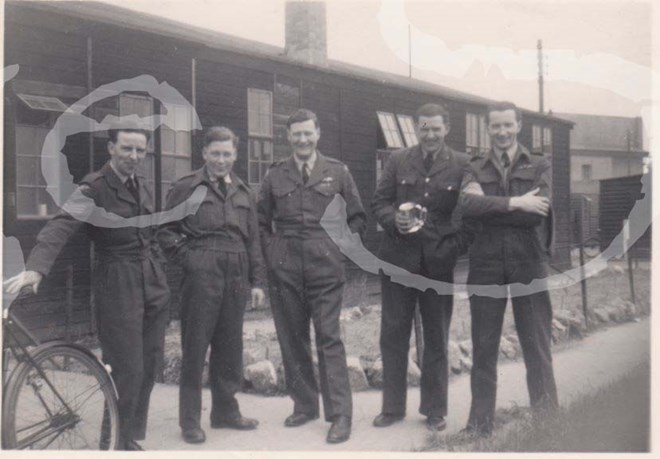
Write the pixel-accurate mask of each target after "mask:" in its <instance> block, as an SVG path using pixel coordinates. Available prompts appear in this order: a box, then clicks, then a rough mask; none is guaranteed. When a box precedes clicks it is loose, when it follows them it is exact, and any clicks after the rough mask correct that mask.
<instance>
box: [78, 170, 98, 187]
mask: <svg viewBox="0 0 660 459" xmlns="http://www.w3.org/2000/svg"><path fill="white" fill-rule="evenodd" d="M101 177H103V174H101V171H100V170H98V171H94V172H90V173H89V174H87V175H85V176H84V177H83V179H82V180H81V181H80V184H81V185H83V184H90V183H93V182H95V181H97V180H99V179H100V178H101Z"/></svg>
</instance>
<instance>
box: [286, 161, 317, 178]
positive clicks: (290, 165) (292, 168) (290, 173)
mask: <svg viewBox="0 0 660 459" xmlns="http://www.w3.org/2000/svg"><path fill="white" fill-rule="evenodd" d="M317 161H318V158H317ZM314 167H316V164H315V165H314ZM283 169H284V171H285V173H286V175H287V177H289V180H291V181H292V182H293V183H295V184H297V185H302V184H303V181H302V175H300V171H299V170H298V166H297V165H296V160H295V159H293V155H291V156H290V157H289V159H287V160H286V161H285V162H284V165H283ZM308 183H309V182H308Z"/></svg>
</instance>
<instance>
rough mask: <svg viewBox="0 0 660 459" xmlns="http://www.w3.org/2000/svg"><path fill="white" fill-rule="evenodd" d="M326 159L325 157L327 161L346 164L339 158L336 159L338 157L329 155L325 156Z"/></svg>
mask: <svg viewBox="0 0 660 459" xmlns="http://www.w3.org/2000/svg"><path fill="white" fill-rule="evenodd" d="M324 159H325V160H326V161H327V162H329V163H334V164H340V165H342V166H343V165H344V163H342V162H341V161H339V160H338V159H336V158H331V157H329V156H324Z"/></svg>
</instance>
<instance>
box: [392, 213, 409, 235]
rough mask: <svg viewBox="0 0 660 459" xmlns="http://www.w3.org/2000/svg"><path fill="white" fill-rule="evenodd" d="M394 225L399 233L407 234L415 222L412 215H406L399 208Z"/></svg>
mask: <svg viewBox="0 0 660 459" xmlns="http://www.w3.org/2000/svg"><path fill="white" fill-rule="evenodd" d="M394 225H395V226H396V229H397V230H399V233H402V234H405V233H407V232H408V231H410V229H411V228H412V227H413V222H412V219H411V218H410V216H406V214H404V213H403V212H399V211H398V210H397V211H396V213H395V214H394Z"/></svg>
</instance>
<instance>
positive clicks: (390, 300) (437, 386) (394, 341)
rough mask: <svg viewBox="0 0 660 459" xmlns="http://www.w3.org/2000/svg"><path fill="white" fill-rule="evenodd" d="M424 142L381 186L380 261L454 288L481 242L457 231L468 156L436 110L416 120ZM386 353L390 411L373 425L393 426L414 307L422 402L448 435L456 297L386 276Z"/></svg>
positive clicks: (401, 408)
mask: <svg viewBox="0 0 660 459" xmlns="http://www.w3.org/2000/svg"><path fill="white" fill-rule="evenodd" d="M415 130H416V134H417V138H418V140H419V144H418V145H416V146H413V147H410V148H406V149H403V150H400V151H396V152H394V153H392V156H391V157H390V158H389V160H388V162H387V164H386V166H385V169H384V171H383V175H382V177H381V179H380V181H379V182H378V185H377V187H376V191H375V193H374V198H373V202H372V206H371V207H372V211H373V213H374V215H375V217H376V219H377V220H378V223H380V225H381V226H382V227H383V229H384V234H383V237H382V240H381V247H380V258H381V259H382V260H383V261H385V262H389V263H392V264H395V265H397V266H399V267H401V268H403V269H405V270H407V271H409V272H410V273H411V274H418V275H422V276H425V277H427V278H430V279H435V280H440V281H444V282H453V278H454V266H455V264H456V259H457V257H458V255H459V254H461V253H463V252H465V251H466V250H467V247H468V246H469V245H470V243H471V242H472V240H473V239H474V237H475V234H476V231H475V228H474V227H473V226H472V225H465V224H464V225H463V226H462V227H461V228H460V229H459V230H456V228H455V227H454V226H453V225H452V213H453V211H454V208H455V207H456V204H457V201H458V197H459V190H460V187H461V181H462V179H463V172H464V167H465V166H466V165H467V163H468V161H469V157H468V156H467V155H465V154H463V153H458V152H456V151H454V150H452V149H451V148H449V147H448V146H447V145H446V144H445V142H444V139H445V136H446V135H447V133H448V132H449V113H448V112H447V110H446V109H445V108H444V107H442V106H440V105H436V104H426V105H424V106H422V107H421V108H420V109H419V110H417V113H416V115H415ZM381 291H382V302H383V304H382V316H381V332H380V349H381V355H382V360H383V405H382V411H381V413H380V414H379V415H378V416H377V417H376V418H375V419H374V422H373V423H374V425H375V426H376V427H387V426H389V425H391V424H393V423H394V422H396V421H399V420H401V419H403V417H404V416H405V413H406V378H407V366H408V349H409V342H410V333H411V328H412V320H413V315H414V311H415V306H416V304H417V302H419V310H420V313H421V319H422V325H423V328H424V355H423V358H422V365H421V368H422V380H421V403H420V408H419V412H420V413H421V414H423V415H425V416H427V422H426V423H427V427H428V428H429V429H430V430H433V431H440V430H444V429H445V427H446V422H445V419H444V417H445V416H446V414H447V380H448V361H447V342H448V336H449V323H450V321H451V315H452V308H453V296H452V295H439V294H438V293H437V292H435V291H433V290H430V289H429V290H426V291H422V290H418V289H416V288H414V287H406V286H403V285H400V284H397V283H395V282H392V281H391V280H390V278H389V277H388V276H386V275H384V274H382V275H381Z"/></svg>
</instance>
